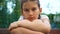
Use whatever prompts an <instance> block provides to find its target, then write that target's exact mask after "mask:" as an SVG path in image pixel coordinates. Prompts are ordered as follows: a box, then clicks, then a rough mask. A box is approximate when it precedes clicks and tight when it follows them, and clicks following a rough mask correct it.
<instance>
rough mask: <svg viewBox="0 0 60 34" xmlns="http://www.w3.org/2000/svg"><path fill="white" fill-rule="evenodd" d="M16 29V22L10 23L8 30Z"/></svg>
mask: <svg viewBox="0 0 60 34" xmlns="http://www.w3.org/2000/svg"><path fill="white" fill-rule="evenodd" d="M17 27H18V21H16V22H13V23H11V24H10V26H9V29H8V30H12V29H14V28H17Z"/></svg>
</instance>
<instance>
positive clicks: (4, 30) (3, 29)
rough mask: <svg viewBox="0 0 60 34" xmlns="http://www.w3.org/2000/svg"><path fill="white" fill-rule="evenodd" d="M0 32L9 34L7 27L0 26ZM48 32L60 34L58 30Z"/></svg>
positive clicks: (0, 33)
mask: <svg viewBox="0 0 60 34" xmlns="http://www.w3.org/2000/svg"><path fill="white" fill-rule="evenodd" d="M0 34H10V32H9V31H8V29H7V28H0ZM49 34H60V30H51V32H50V33H49Z"/></svg>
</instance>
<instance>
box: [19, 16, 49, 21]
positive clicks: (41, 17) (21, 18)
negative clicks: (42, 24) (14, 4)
mask: <svg viewBox="0 0 60 34" xmlns="http://www.w3.org/2000/svg"><path fill="white" fill-rule="evenodd" d="M45 18H46V19H48V20H49V18H48V16H46V15H40V19H41V20H43V19H45ZM23 19H24V18H23V16H20V17H19V19H18V21H20V20H23Z"/></svg>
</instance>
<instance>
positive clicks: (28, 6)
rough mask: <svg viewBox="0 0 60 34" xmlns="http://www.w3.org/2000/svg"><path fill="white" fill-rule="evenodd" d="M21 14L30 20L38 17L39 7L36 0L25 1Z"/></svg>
mask: <svg viewBox="0 0 60 34" xmlns="http://www.w3.org/2000/svg"><path fill="white" fill-rule="evenodd" d="M22 11H23V13H22V14H23V16H24V18H25V19H28V20H30V21H32V20H35V19H38V17H39V14H41V9H40V7H38V4H37V3H36V2H31V1H30V2H25V3H24V4H23V7H22Z"/></svg>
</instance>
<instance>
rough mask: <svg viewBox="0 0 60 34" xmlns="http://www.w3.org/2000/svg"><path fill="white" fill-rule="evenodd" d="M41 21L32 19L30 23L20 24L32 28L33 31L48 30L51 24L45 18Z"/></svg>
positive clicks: (45, 31)
mask: <svg viewBox="0 0 60 34" xmlns="http://www.w3.org/2000/svg"><path fill="white" fill-rule="evenodd" d="M43 21H45V22H42V21H41V20H34V21H33V22H31V23H27V22H24V24H23V23H20V26H22V27H25V28H28V29H31V30H34V31H40V32H44V33H47V32H50V30H51V26H50V23H49V21H48V20H47V19H44V20H43Z"/></svg>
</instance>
